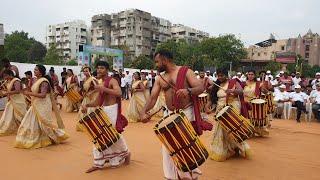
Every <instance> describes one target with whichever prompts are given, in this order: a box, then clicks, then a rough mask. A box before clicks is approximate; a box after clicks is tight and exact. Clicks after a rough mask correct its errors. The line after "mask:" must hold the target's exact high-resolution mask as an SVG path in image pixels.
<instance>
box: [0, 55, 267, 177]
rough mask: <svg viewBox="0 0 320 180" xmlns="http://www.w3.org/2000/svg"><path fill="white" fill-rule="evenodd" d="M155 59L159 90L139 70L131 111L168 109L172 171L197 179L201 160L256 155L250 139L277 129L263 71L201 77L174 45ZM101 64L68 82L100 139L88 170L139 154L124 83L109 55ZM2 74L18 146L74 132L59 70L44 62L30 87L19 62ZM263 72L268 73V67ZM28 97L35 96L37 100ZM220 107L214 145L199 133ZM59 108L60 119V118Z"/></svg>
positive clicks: (160, 129)
mask: <svg viewBox="0 0 320 180" xmlns="http://www.w3.org/2000/svg"><path fill="white" fill-rule="evenodd" d="M154 61H155V65H156V67H157V69H158V73H160V74H159V75H158V76H157V77H156V79H155V83H154V86H153V88H152V91H151V93H150V91H149V89H147V84H146V83H147V81H146V78H145V77H144V74H140V73H139V72H136V73H135V74H134V78H133V83H132V88H131V89H132V98H131V100H130V103H129V107H128V108H127V111H126V117H127V118H128V120H129V122H144V123H146V122H148V121H149V120H150V119H151V117H152V116H153V115H154V114H157V112H159V111H161V110H163V112H162V113H163V118H162V119H161V120H160V121H159V122H158V124H157V125H156V126H155V128H154V130H155V133H156V134H157V136H158V138H159V140H160V141H161V142H162V143H163V145H162V156H163V171H164V177H165V178H166V179H197V178H198V177H199V176H200V175H201V174H202V173H201V171H200V170H199V166H200V165H201V164H202V163H203V162H204V161H205V160H206V159H207V158H208V157H209V156H210V157H211V159H213V160H215V161H225V160H227V159H228V158H230V157H231V156H233V155H241V156H243V157H247V158H250V155H251V151H250V146H249V145H248V143H247V142H246V141H245V140H246V139H248V138H250V137H252V136H254V135H256V136H267V135H268V134H269V131H268V127H269V118H270V116H268V117H267V114H268V113H271V111H268V108H269V107H268V103H267V98H266V97H267V96H268V94H269V91H270V90H271V88H270V85H269V84H268V83H267V82H264V81H261V82H260V81H256V78H255V71H248V74H247V76H248V77H247V81H246V82H245V83H243V82H240V81H238V80H237V79H228V72H227V71H226V70H224V69H219V70H217V81H212V80H210V79H208V78H203V77H201V79H200V80H199V79H198V78H197V77H196V75H195V73H194V72H193V71H192V70H191V69H189V68H188V67H186V66H177V65H176V64H175V63H174V61H173V55H172V53H171V52H169V51H167V50H160V51H158V52H156V54H155V56H154ZM95 68H96V72H97V74H96V76H95V77H94V76H92V74H91V68H90V67H87V66H86V67H83V69H82V71H83V74H84V75H85V78H84V81H83V83H82V84H81V85H80V84H79V81H78V79H77V76H75V75H74V74H73V72H72V70H68V71H67V77H66V79H65V82H64V84H63V87H65V86H66V87H67V91H68V92H67V93H66V94H67V98H66V110H67V112H73V111H78V119H79V121H78V122H77V124H76V128H77V130H78V131H85V132H86V133H87V134H88V135H89V136H90V137H92V142H93V144H94V146H93V151H92V153H93V158H94V162H93V166H92V167H91V168H90V169H88V170H87V172H88V173H89V172H92V171H95V170H99V169H102V168H104V167H105V166H109V167H118V166H120V165H122V164H129V162H130V155H131V154H130V151H129V148H128V146H127V144H126V141H125V139H124V137H123V136H122V135H121V133H122V132H123V131H124V128H125V127H126V126H127V124H128V120H127V119H126V117H125V116H123V115H122V114H121V112H122V111H121V96H122V92H121V88H120V85H119V82H118V80H116V79H115V78H113V77H110V76H109V75H108V70H109V64H108V63H107V62H104V61H99V62H97V63H96V67H95ZM2 75H3V78H4V80H5V81H6V83H4V84H5V86H6V88H5V89H6V91H5V93H4V94H5V95H6V96H7V98H8V103H7V104H6V107H5V110H4V112H3V114H2V117H1V119H0V135H9V134H14V133H16V134H17V136H16V142H15V147H17V148H41V147H46V146H48V145H50V144H59V143H60V142H62V141H64V140H66V139H67V138H68V135H67V134H66V132H65V131H64V125H63V122H62V120H61V117H60V114H59V110H58V109H57V107H56V106H57V102H56V101H57V98H56V95H57V94H60V95H63V92H61V91H63V89H64V88H61V87H60V86H59V82H58V79H57V77H56V76H55V75H54V70H50V75H51V76H50V77H49V76H48V75H46V68H45V67H44V66H43V65H36V67H35V68H34V75H35V78H32V77H30V78H29V79H28V81H29V82H28V83H27V85H26V88H23V86H22V83H21V81H20V79H18V78H16V77H15V74H14V72H13V71H12V69H9V68H6V69H5V70H4V71H3V72H2ZM260 75H261V77H262V78H261V79H264V74H263V73H262V74H260ZM71 90H73V91H71ZM79 92H80V93H79ZM203 93H204V94H207V96H205V103H203V102H202V100H201V98H200V101H199V95H200V94H203ZM79 94H80V95H79ZM26 97H31V98H30V99H29V101H30V105H29V107H28V105H27V101H26ZM253 100H261V101H258V102H256V103H255V102H253ZM214 109H215V119H216V121H217V122H216V125H215V127H214V130H213V137H212V141H211V142H210V150H209V152H208V151H207V150H206V148H205V147H204V146H203V144H202V142H201V141H200V139H199V136H200V135H201V134H203V131H211V130H212V129H213V125H212V124H211V122H210V120H211V119H210V118H209V117H210V116H208V114H210V113H213V111H214ZM52 111H54V115H55V116H56V119H57V125H55V124H54V123H53V118H52V116H51V114H52V113H51V112H52Z"/></svg>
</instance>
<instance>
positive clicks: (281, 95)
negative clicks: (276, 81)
mask: <svg viewBox="0 0 320 180" xmlns="http://www.w3.org/2000/svg"><path fill="white" fill-rule="evenodd" d="M274 100H275V101H279V100H281V101H285V100H289V93H288V92H287V91H283V92H281V91H277V92H275V93H274Z"/></svg>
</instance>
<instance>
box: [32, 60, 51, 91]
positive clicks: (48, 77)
mask: <svg viewBox="0 0 320 180" xmlns="http://www.w3.org/2000/svg"><path fill="white" fill-rule="evenodd" d="M36 67H38V69H39V71H40V73H41V75H42V77H44V78H46V79H47V80H48V81H49V86H50V87H51V88H53V83H52V80H51V78H50V76H48V75H46V67H44V65H41V64H37V65H36Z"/></svg>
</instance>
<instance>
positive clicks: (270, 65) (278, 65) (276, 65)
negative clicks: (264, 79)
mask: <svg viewBox="0 0 320 180" xmlns="http://www.w3.org/2000/svg"><path fill="white" fill-rule="evenodd" d="M279 69H281V63H280V62H275V61H270V62H268V64H267V65H266V66H265V67H264V70H266V71H267V70H270V71H271V72H273V73H275V72H277V71H279Z"/></svg>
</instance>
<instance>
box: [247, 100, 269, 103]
mask: <svg viewBox="0 0 320 180" xmlns="http://www.w3.org/2000/svg"><path fill="white" fill-rule="evenodd" d="M250 102H251V103H252V104H263V103H266V102H267V101H266V100H264V99H252V100H251V101H250Z"/></svg>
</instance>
